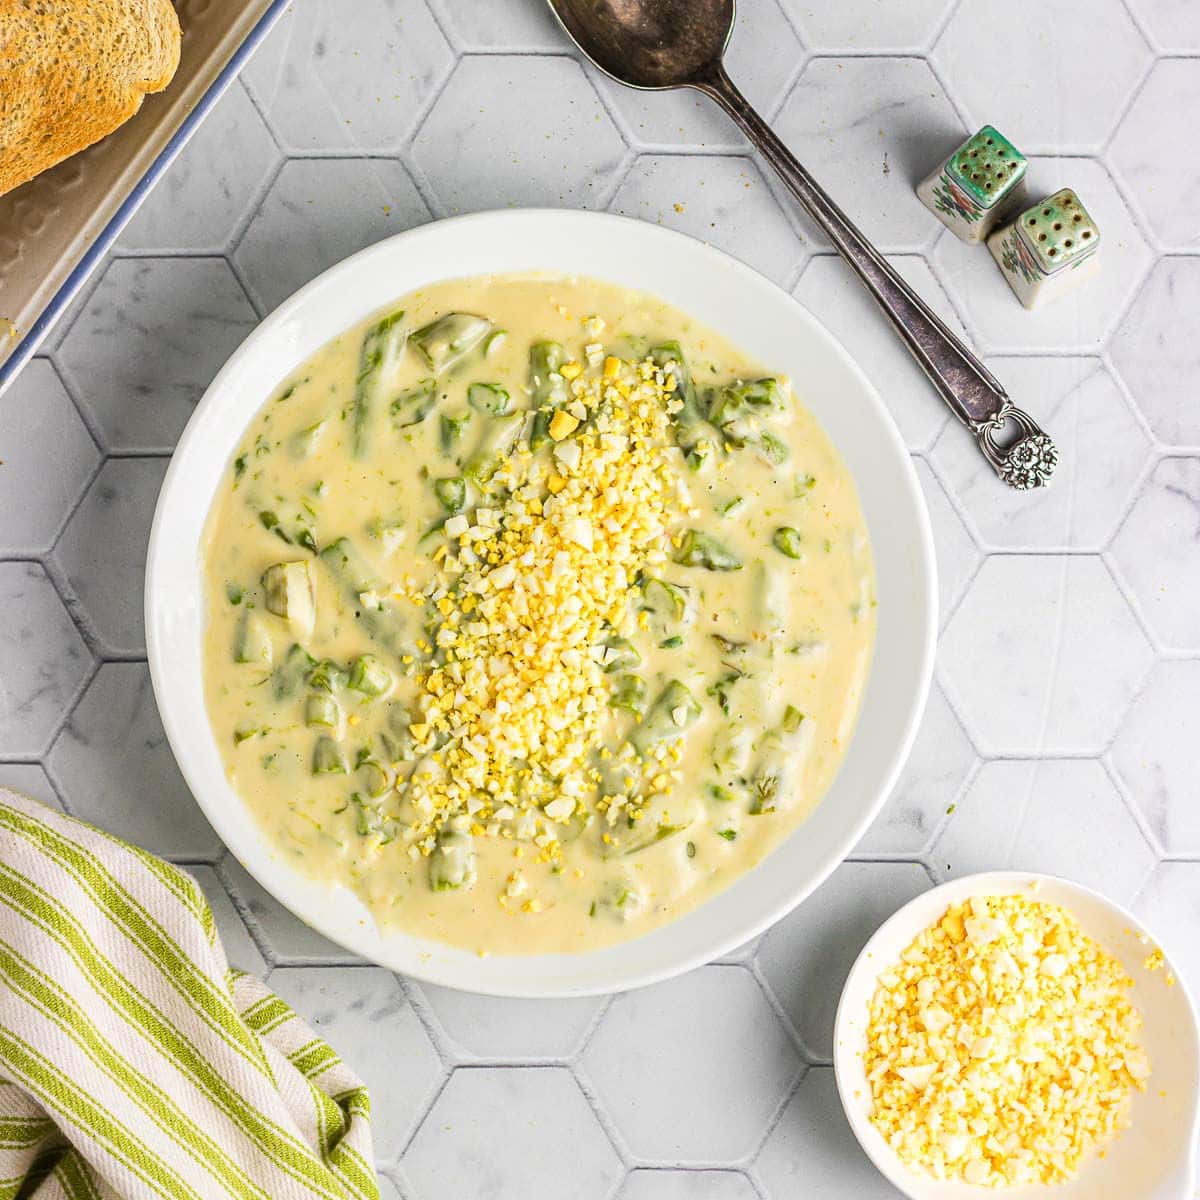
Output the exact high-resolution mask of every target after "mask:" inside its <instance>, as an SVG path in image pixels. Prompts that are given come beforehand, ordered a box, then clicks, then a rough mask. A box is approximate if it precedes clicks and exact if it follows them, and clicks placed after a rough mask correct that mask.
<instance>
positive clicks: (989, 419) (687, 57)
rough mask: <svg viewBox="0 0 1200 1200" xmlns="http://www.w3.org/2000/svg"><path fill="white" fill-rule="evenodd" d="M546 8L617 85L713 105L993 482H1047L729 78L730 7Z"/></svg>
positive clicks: (667, 0) (1007, 415) (971, 373)
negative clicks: (693, 96) (681, 92)
mask: <svg viewBox="0 0 1200 1200" xmlns="http://www.w3.org/2000/svg"><path fill="white" fill-rule="evenodd" d="M547 2H548V3H549V5H550V8H551V10H552V11H553V12H554V15H555V16H556V17H557V18H558V20H559V23H560V24H561V25H562V27H563V28H564V29H565V30H566V31H567V33H568V34H569V35H570V37H571V38H572V40H573V41H574V42H575V44H576V45H577V46H578V47H579V49H580V50H582V51H583V53H584V54H585V55H587V57H588V58H589V59H591V61H592V62H593V63H595V64H596V66H597V67H599V68H600V70H601V71H603V72H604V73H605V74H606V75H610V76H611V77H612V78H613V79H615V80H616V81H617V82H618V83H624V84H627V85H628V86H629V87H634V88H640V89H642V90H644V91H661V90H662V89H664V88H677V87H691V88H695V89H696V90H697V91H700V92H703V93H704V94H705V95H706V96H711V97H712V99H714V100H715V101H716V102H717V103H718V104H719V105H720V106H721V107H722V108H723V109H724V110H725V111H726V112H727V113H728V114H729V115H730V116H731V117H732V118H733V120H734V121H735V122H736V123H737V125H738V126H739V127H740V128H741V129H742V131H743V132H744V133H745V134H746V136H747V137H748V138H749V139H750V140H751V141H752V142H753V143H754V145H755V146H757V147H758V149H759V151H760V153H761V154H762V156H763V157H764V158H765V159H766V160H767V162H769V163H770V164H771V166H772V167H774V168H775V170H776V172H777V173H778V175H779V178H780V179H782V180H783V182H784V183H785V184H786V185H787V187H788V190H789V191H790V192H791V193H792V195H793V196H795V197H796V199H797V200H799V201H800V204H801V206H802V207H803V208H804V209H805V211H806V212H807V213H808V214H809V216H810V217H812V219H813V220H814V221H816V223H817V224H818V225H819V226H820V227H821V229H822V230H824V232H825V234H826V236H827V237H828V238H829V240H830V241H831V242H832V243H833V244H834V245H835V246H836V247H837V249H838V253H840V254H841V256H842V257H843V258H844V259H845V260H846V261H847V262H848V263H849V264H850V266H851V267H853V269H854V271H855V273H856V274H857V275H858V277H859V279H861V280H862V282H863V284H864V285H865V286H866V289H867V291H869V292H870V293H871V295H872V296H874V297H875V300H876V302H877V303H878V304H879V307H880V308H881V309H883V311H884V314H885V315H886V316H887V319H888V320H889V321H890V322H891V323H892V328H893V329H895V331H896V332H897V333H898V334H899V335H900V338H901V339H902V340H903V342H904V344H905V345H906V346H907V347H908V348H909V350H910V351H911V352H912V355H913V357H914V358H915V359H916V360H917V362H918V363H920V364H921V368H922V370H923V371H924V372H925V374H926V375H928V376H929V379H930V381H931V382H932V383H933V386H934V387H935V388H936V389H937V392H938V395H940V396H941V398H942V399H943V400H944V401H945V402H946V404H947V405H948V406H949V408H950V411H951V412H952V413H954V415H955V416H956V417H957V418H958V419H959V420H960V421H961V422H962V423H963V424H964V425H965V426H966V427H967V428H968V429H969V430H970V431H971V432H972V433H973V434H974V435H975V439H976V441H977V442H978V443H979V448H980V450H982V451H983V455H984V457H985V458H986V459H987V460H988V462H989V463H991V465H992V466H993V467H994V468H995V471H996V474H998V475H999V476H1000V478H1001V479H1003V480H1004V482H1005V483H1007V484H1010V485H1011V486H1013V487H1015V488H1019V489H1021V490H1024V489H1027V488H1034V487H1041V486H1042V485H1043V484H1045V483H1047V482H1048V481H1049V479H1050V476H1051V475H1052V474H1053V472H1054V468H1055V466H1056V465H1057V463H1058V451H1057V450H1056V448H1055V446H1054V443H1053V442H1052V441H1051V440H1050V438H1049V437H1048V436H1047V435H1046V434H1045V433H1043V432H1042V430H1041V429H1040V428H1039V427H1038V425H1037V423H1036V422H1035V421H1034V420H1033V418H1032V417H1030V416H1029V415H1028V414H1027V413H1024V412H1022V411H1021V409H1019V408H1017V407H1016V405H1014V404H1013V403H1012V401H1011V400H1009V398H1008V394H1007V393H1006V392H1005V390H1004V388H1003V387H1001V386H1000V384H999V383H998V382H997V380H996V379H995V377H994V376H993V375H992V373H991V372H990V371H989V370H988V369H987V368H986V367H985V366H984V365H983V363H981V362H980V361H979V359H978V358H976V357H975V355H974V354H972V353H971V351H970V350H968V349H967V347H966V346H964V345H963V344H962V342H961V341H959V339H958V338H957V337H955V335H954V334H953V333H951V331H950V330H949V329H948V328H947V327H946V325H945V324H944V323H943V322H942V321H941V320H940V319H939V318H938V317H937V316H936V315H935V314H934V313H933V311H932V310H931V309H930V308H929V306H928V305H927V304H926V303H925V301H924V300H922V299H921V298H920V296H918V295H917V294H916V292H914V291H913V290H912V288H910V287H909V286H908V284H906V283H905V282H904V280H903V279H901V278H900V276H899V275H897V274H896V272H895V271H894V270H892V268H891V267H890V266H889V265H888V263H887V261H886V260H885V259H884V257H883V256H882V255H881V254H880V253H879V251H878V250H876V249H875V247H874V246H872V245H871V243H870V242H869V241H867V239H866V238H865V237H864V236H863V235H862V234H861V233H860V232H859V230H858V229H857V228H855V226H854V225H853V224H852V223H851V222H850V221H849V220H848V219H847V217H846V216H845V214H844V213H843V212H842V211H841V209H839V208H838V206H837V205H836V204H834V202H833V201H832V200H830V198H829V197H828V196H827V195H826V194H825V192H824V191H823V190H822V188H821V187H820V186H819V185H818V184H817V182H816V181H815V180H814V179H813V178H812V176H811V175H809V173H808V172H807V171H806V170H805V169H804V168H803V167H802V166H801V165H800V164H799V163H798V162H797V161H796V159H795V158H793V157H792V154H791V151H789V150H788V148H787V147H786V146H785V145H784V144H783V143H782V142H781V141H780V140H779V138H778V137H776V136H775V134H774V132H773V131H772V129H771V127H770V126H769V125H768V124H767V123H766V121H764V120H763V119H762V117H760V116H759V115H758V113H756V112H755V111H754V109H753V108H752V107H751V106H750V104H749V102H748V101H747V100H746V98H745V96H743V95H742V93H741V92H740V91H738V89H737V87H736V86H735V85H734V83H733V81H732V80H731V79H730V78H729V76H728V75H727V74H726V73H725V67H724V64H723V63H722V61H721V60H722V56H723V55H724V53H725V47H726V45H727V44H728V42H729V37H730V34H731V33H732V32H733V19H734V0H547Z"/></svg>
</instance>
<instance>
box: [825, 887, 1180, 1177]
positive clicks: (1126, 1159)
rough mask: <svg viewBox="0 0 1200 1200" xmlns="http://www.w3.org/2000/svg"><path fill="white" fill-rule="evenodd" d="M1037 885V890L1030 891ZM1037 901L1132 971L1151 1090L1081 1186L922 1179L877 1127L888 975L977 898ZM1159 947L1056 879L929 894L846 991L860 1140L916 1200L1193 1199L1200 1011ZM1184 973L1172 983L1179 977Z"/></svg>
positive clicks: (887, 932)
mask: <svg viewBox="0 0 1200 1200" xmlns="http://www.w3.org/2000/svg"><path fill="white" fill-rule="evenodd" d="M1034 882H1036V885H1037V887H1036V891H1032V892H1031V890H1030V885H1031V884H1033V883H1034ZM1015 893H1021V894H1024V895H1031V896H1035V897H1036V898H1037V899H1038V900H1044V901H1047V902H1049V903H1051V904H1059V905H1061V906H1062V907H1063V908H1065V909H1067V911H1068V912H1070V913H1072V914H1073V915H1074V916H1075V918H1076V920H1078V922H1079V925H1080V928H1081V929H1082V930H1083V931H1084V933H1086V934H1087V935H1088V936H1089V937H1091V938H1093V939H1094V940H1095V941H1096V942H1098V943H1099V944H1100V945H1102V946H1103V947H1104V948H1105V949H1106V950H1107V951H1108V952H1109V953H1110V954H1112V955H1113V956H1114V957H1115V958H1117V959H1118V960H1119V961H1120V962H1121V964H1122V965H1123V966H1124V967H1125V970H1126V971H1127V972H1128V973H1129V975H1130V977H1131V978H1132V979H1133V981H1134V987H1133V991H1132V993H1131V997H1132V1000H1133V1002H1134V1004H1135V1005H1136V1006H1137V1008H1138V1009H1139V1010H1140V1011H1141V1014H1142V1017H1143V1019H1144V1025H1143V1028H1142V1044H1143V1046H1144V1047H1145V1050H1146V1053H1147V1055H1148V1056H1149V1059H1150V1069H1151V1074H1150V1078H1149V1080H1148V1081H1147V1086H1146V1090H1145V1091H1144V1092H1138V1093H1136V1094H1135V1096H1134V1099H1133V1106H1132V1110H1131V1113H1130V1125H1129V1128H1128V1129H1126V1130H1124V1131H1122V1132H1121V1133H1120V1134H1119V1135H1118V1136H1117V1137H1116V1138H1115V1139H1114V1140H1113V1141H1112V1142H1111V1143H1110V1144H1109V1146H1108V1148H1107V1152H1106V1153H1105V1155H1104V1157H1103V1158H1100V1157H1098V1156H1093V1157H1092V1158H1091V1159H1090V1160H1089V1161H1088V1162H1087V1163H1086V1164H1085V1166H1084V1167H1083V1169H1082V1170H1081V1171H1080V1173H1079V1175H1078V1177H1077V1178H1075V1179H1074V1180H1072V1181H1071V1182H1069V1183H1064V1184H1057V1185H1054V1186H1045V1185H1041V1186H1036V1187H1020V1188H1003V1189H994V1188H980V1187H972V1186H971V1185H970V1184H965V1183H950V1182H941V1181H938V1180H935V1179H931V1178H929V1177H928V1176H925V1175H921V1174H918V1173H916V1172H914V1171H913V1170H911V1169H910V1168H909V1167H908V1166H906V1165H905V1164H904V1163H902V1162H901V1161H900V1159H899V1157H898V1156H897V1155H896V1154H895V1152H894V1151H893V1150H892V1149H891V1147H890V1146H889V1145H888V1144H887V1142H886V1141H885V1140H884V1138H883V1136H882V1135H881V1134H880V1133H879V1131H878V1130H877V1129H876V1128H875V1126H874V1125H872V1124H871V1120H870V1112H871V1090H870V1086H869V1085H868V1083H867V1078H866V1072H865V1070H864V1068H863V1050H864V1048H865V1046H866V1028H867V1021H868V1013H869V1008H870V1003H871V998H872V997H873V996H874V994H875V988H876V984H877V981H878V978H879V975H880V973H881V972H882V971H884V970H886V969H887V967H889V966H891V965H892V964H893V963H895V962H897V961H898V960H899V957H900V954H901V953H902V952H903V951H904V950H905V949H906V947H907V946H908V945H909V943H911V942H912V940H913V939H914V938H915V937H916V936H917V935H918V934H919V933H920V932H921V931H922V930H923V929H925V928H927V927H928V926H929V925H931V924H933V923H934V922H935V921H937V920H939V919H940V918H941V916H942V915H943V913H945V911H946V909H947V908H948V907H949V906H950V905H952V904H957V903H960V902H961V901H963V900H966V899H969V898H970V897H972V896H1006V895H1012V894H1015ZM1155 946H1157V943H1156V942H1155V941H1154V939H1153V935H1152V934H1150V933H1149V932H1148V931H1147V930H1145V929H1143V928H1142V926H1141V925H1140V924H1139V923H1138V922H1137V920H1136V919H1135V918H1134V917H1133V916H1132V915H1131V914H1130V913H1128V912H1127V911H1126V910H1125V909H1123V908H1122V907H1121V906H1120V905H1118V904H1114V903H1113V902H1112V901H1111V900H1108V899H1106V898H1105V897H1104V896H1102V895H1100V894H1099V893H1098V892H1094V891H1092V890H1091V889H1090V888H1085V887H1082V886H1081V885H1080V884H1077V883H1071V882H1070V881H1069V880H1066V879H1059V878H1057V877H1055V876H1053V875H1037V874H1034V873H1032V872H1028V871H992V872H987V873H984V874H979V875H967V876H964V877H963V878H962V879H955V880H953V881H952V882H950V883H946V884H943V885H942V886H941V887H936V888H932V889H931V890H930V891H928V892H925V893H923V894H922V895H920V896H918V897H917V898H916V899H915V900H912V901H910V902H909V903H908V904H906V905H905V906H904V907H903V908H902V909H900V910H899V912H897V913H895V914H894V915H893V916H892V917H890V918H889V919H888V920H887V921H885V922H884V923H883V925H882V926H880V928H879V929H878V930H877V931H876V933H875V934H874V936H873V937H872V938H871V940H870V941H869V942H868V943H867V944H866V945H865V946H864V947H863V949H862V952H861V953H860V954H859V956H858V958H857V960H856V961H855V963H854V966H853V967H852V968H851V971H850V974H849V976H848V977H847V979H846V983H845V986H844V987H843V989H842V998H841V1001H840V1003H839V1004H838V1010H837V1018H836V1021H835V1023H834V1042H833V1044H834V1049H833V1065H834V1073H835V1075H836V1077H837V1086H838V1094H839V1095H840V1096H841V1100H842V1106H843V1108H844V1109H845V1110H846V1117H847V1119H848V1120H849V1122H850V1128H851V1129H853V1131H854V1135H855V1137H857V1138H858V1140H859V1142H860V1143H861V1145H862V1147H863V1149H864V1150H865V1151H866V1152H867V1155H868V1156H869V1157H870V1159H871V1161H872V1162H874V1164H875V1165H876V1166H877V1167H878V1168H879V1170H880V1171H881V1172H882V1173H883V1174H884V1176H886V1178H887V1179H888V1181H889V1182H890V1183H892V1184H893V1185H894V1186H895V1187H897V1188H899V1189H900V1191H901V1192H903V1193H904V1195H906V1196H908V1197H910V1198H911V1200H981V1198H982V1197H985V1196H995V1197H1003V1198H1004V1200H1191V1197H1192V1196H1193V1179H1194V1178H1195V1174H1196V1138H1197V1134H1198V1133H1200V1035H1198V1033H1197V1023H1196V1012H1195V1008H1194V1007H1193V1004H1192V1000H1191V997H1190V996H1189V994H1188V990H1187V987H1186V986H1185V984H1184V982H1183V980H1182V979H1181V978H1180V977H1179V975H1178V973H1177V972H1175V970H1174V968H1173V967H1172V965H1171V962H1170V959H1169V957H1168V958H1167V961H1166V962H1165V963H1164V964H1163V966H1162V967H1161V968H1160V969H1158V970H1156V971H1148V970H1147V969H1146V968H1145V966H1144V963H1145V960H1146V958H1147V956H1148V955H1149V954H1150V953H1151V951H1152V950H1153V949H1154V948H1155ZM1169 974H1171V975H1173V976H1174V980H1175V981H1174V983H1173V984H1168V982H1167V976H1168V975H1169Z"/></svg>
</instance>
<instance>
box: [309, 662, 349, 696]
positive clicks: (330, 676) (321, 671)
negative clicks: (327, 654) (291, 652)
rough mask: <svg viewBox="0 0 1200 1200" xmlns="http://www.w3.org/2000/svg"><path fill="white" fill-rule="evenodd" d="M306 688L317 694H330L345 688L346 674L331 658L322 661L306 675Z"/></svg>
mask: <svg viewBox="0 0 1200 1200" xmlns="http://www.w3.org/2000/svg"><path fill="white" fill-rule="evenodd" d="M306 682H307V683H308V686H309V687H310V688H312V689H313V690H314V691H318V692H332V691H334V689H335V688H339V687H345V686H346V672H345V671H343V670H342V668H341V667H339V666H338V665H337V663H335V662H334V661H333V659H331V658H325V659H322V660H321V661H320V662H319V663H317V665H316V666H315V667H313V669H312V670H311V671H309V673H308V679H307V680H306Z"/></svg>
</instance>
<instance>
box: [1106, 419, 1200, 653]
mask: <svg viewBox="0 0 1200 1200" xmlns="http://www.w3.org/2000/svg"><path fill="white" fill-rule="evenodd" d="M1193 402H1194V401H1193ZM1111 553H1112V560H1113V563H1114V565H1115V566H1116V569H1117V572H1118V574H1120V576H1121V578H1122V579H1124V580H1125V582H1126V583H1127V584H1128V585H1129V588H1130V591H1132V593H1133V595H1134V597H1135V598H1136V599H1137V602H1138V606H1139V608H1140V610H1141V613H1142V615H1143V617H1145V619H1146V622H1147V624H1149V626H1150V629H1151V631H1152V632H1153V633H1154V636H1155V637H1156V638H1157V639H1158V640H1159V641H1160V642H1161V643H1162V644H1163V645H1165V646H1167V647H1168V648H1169V649H1171V650H1185V651H1200V604H1198V603H1197V601H1196V597H1197V595H1200V459H1196V458H1165V459H1163V461H1162V462H1160V463H1159V464H1158V466H1157V467H1155V468H1154V472H1153V474H1152V475H1151V476H1150V479H1149V480H1148V481H1147V483H1146V486H1145V487H1144V488H1143V489H1142V492H1141V494H1140V495H1139V496H1138V498H1137V500H1136V501H1135V502H1134V505H1133V508H1132V509H1130V512H1129V516H1128V517H1127V518H1126V519H1125V524H1124V525H1122V526H1121V529H1120V531H1119V532H1118V534H1117V536H1116V538H1114V539H1113V544H1112V551H1111Z"/></svg>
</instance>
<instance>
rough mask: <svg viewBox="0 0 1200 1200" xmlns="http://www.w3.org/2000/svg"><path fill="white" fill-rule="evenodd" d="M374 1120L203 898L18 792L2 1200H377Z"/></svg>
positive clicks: (1, 826)
mask: <svg viewBox="0 0 1200 1200" xmlns="http://www.w3.org/2000/svg"><path fill="white" fill-rule="evenodd" d="M371 1161H372V1156H371V1130H370V1101H369V1099H368V1097H367V1092H366V1089H365V1088H364V1087H363V1085H362V1084H361V1083H360V1082H359V1080H358V1079H356V1078H355V1076H354V1074H353V1073H352V1072H351V1071H350V1070H349V1068H348V1067H347V1066H346V1065H345V1064H344V1063H343V1062H342V1061H341V1059H340V1058H338V1056H337V1055H336V1054H335V1053H334V1052H333V1051H332V1050H331V1049H330V1048H329V1047H328V1046H327V1045H325V1044H324V1042H322V1041H320V1039H318V1038H315V1037H314V1036H313V1035H312V1032H311V1031H310V1030H309V1029H308V1028H307V1027H306V1026H304V1025H303V1024H302V1022H301V1021H300V1020H299V1019H298V1018H297V1017H296V1015H295V1013H293V1012H292V1010H291V1009H290V1008H289V1007H288V1006H287V1005H286V1004H285V1003H284V1002H283V1001H282V1000H280V999H279V997H278V996H275V995H274V994H272V993H271V992H270V991H269V990H268V989H267V988H266V987H265V986H264V985H263V984H262V983H260V982H259V981H258V980H256V979H253V978H251V977H249V976H247V975H243V974H241V973H239V972H236V971H233V970H231V969H230V968H229V966H228V964H227V963H226V961H225V953H224V951H223V950H222V948H221V942H220V939H219V938H218V936H217V932H216V929H215V927H214V925H213V918H212V913H211V911H210V910H209V907H208V904H207V902H206V901H205V899H204V896H203V894H202V893H201V891H200V888H199V887H198V886H197V885H196V883H195V881H194V880H192V879H191V878H190V877H189V876H188V875H185V874H184V873H183V872H182V871H180V870H177V869H176V868H175V867H173V866H170V865H169V864H168V863H164V862H162V861H160V860H159V859H157V858H154V857H153V856H151V855H149V854H147V853H145V852H144V851H142V850H139V849H137V848H136V847H134V846H130V845H127V844H126V843H124V842H121V841H119V840H117V839H116V838H113V837H110V836H109V835H107V834H105V833H102V832H100V831H99V830H96V829H93V828H92V827H91V826H88V825H84V824H83V823H82V822H79V821H75V820H72V819H71V818H70V817H64V816H62V815H60V814H59V813H56V812H52V811H51V810H50V809H47V808H45V807H43V806H42V805H40V804H37V803H36V802H35V801H32V800H29V799H26V798H25V797H23V796H18V795H15V794H14V793H12V792H9V791H5V790H4V789H2V788H0V1200H8V1198H10V1197H11V1198H18V1197H19V1198H20V1200H26V1198H33V1197H36V1198H37V1200H51V1198H53V1200H60V1198H61V1200H110V1198H113V1197H122V1198H124V1197H128V1198H133V1197H136V1198H138V1200H141V1198H142V1197H145V1198H146V1200H150V1198H151V1197H156V1198H160V1200H210V1198H211V1200H217V1198H223V1197H239V1198H240V1197H245V1198H247V1200H292V1198H295V1200H301V1198H303V1200H309V1198H310V1197H323V1198H326V1200H349V1198H368V1197H369V1198H370V1200H378V1191H377V1188H376V1183H375V1175H374V1172H373V1169H372V1166H371Z"/></svg>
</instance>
